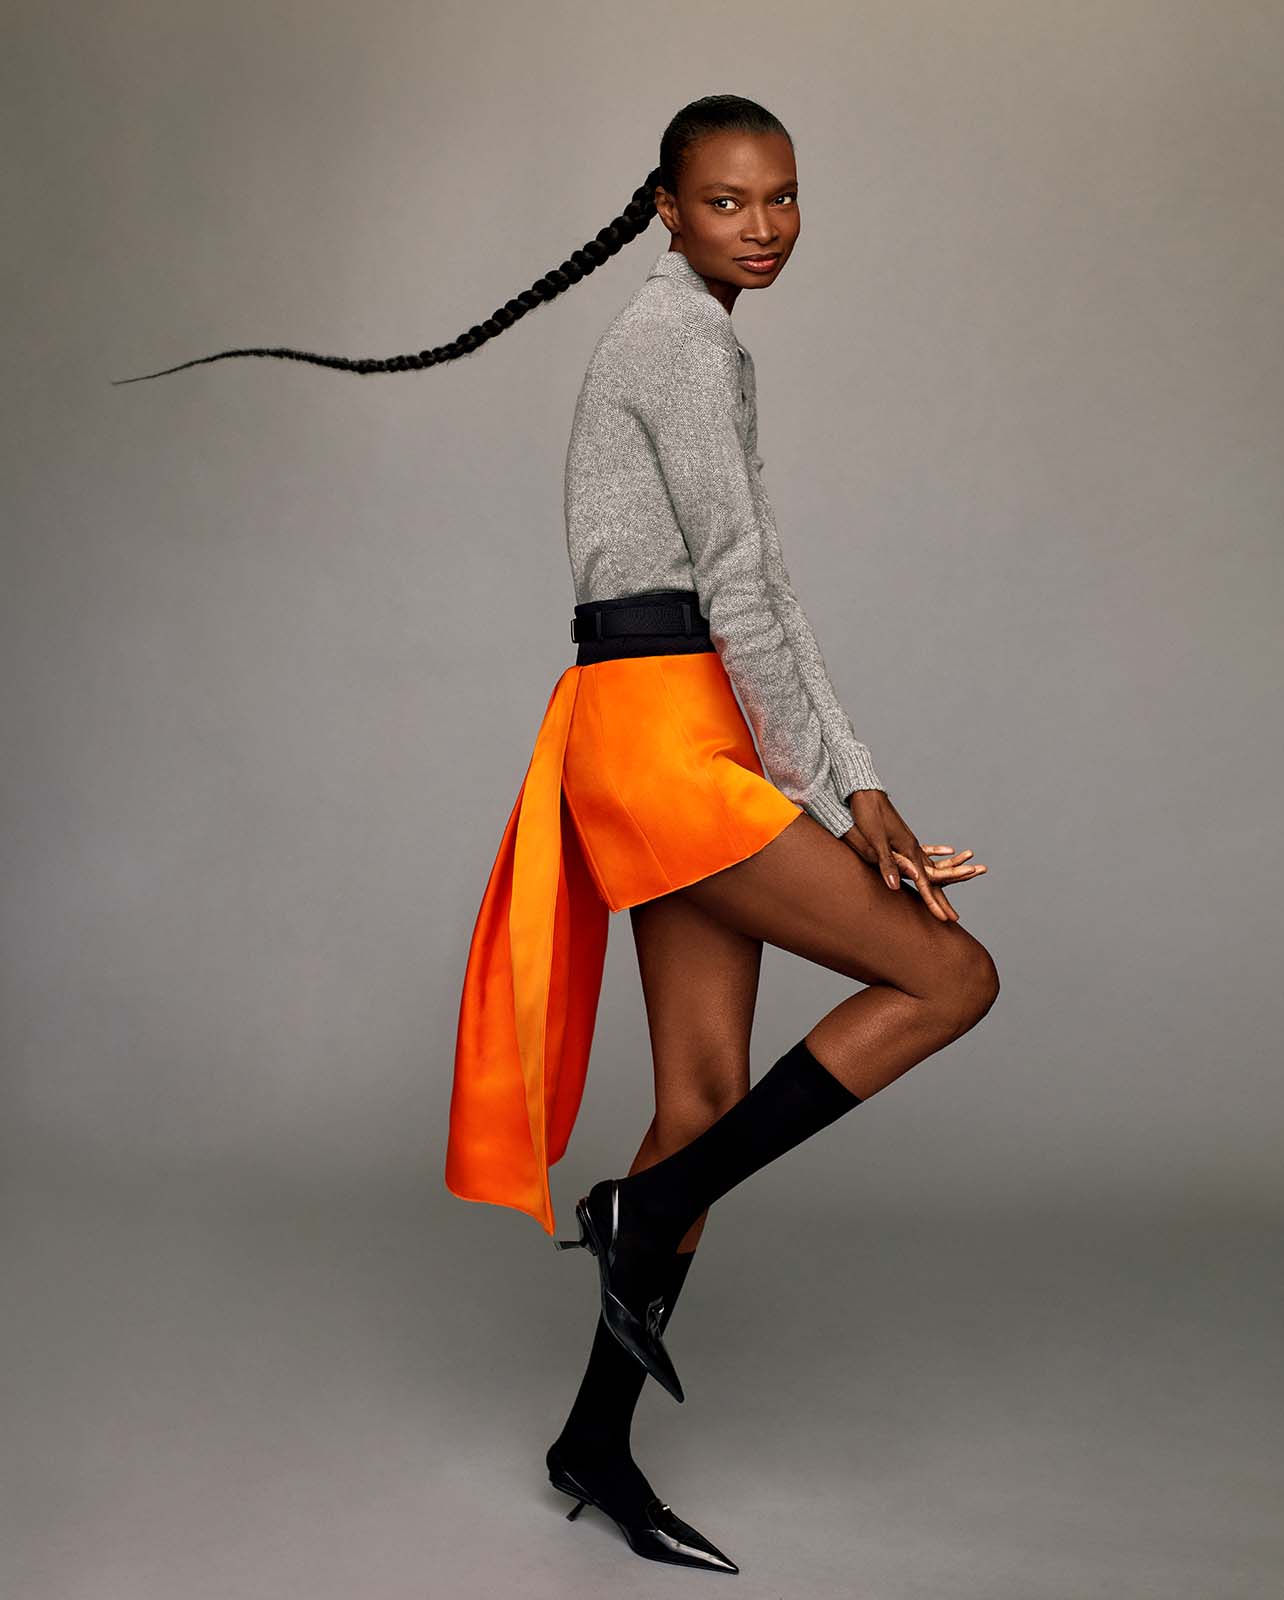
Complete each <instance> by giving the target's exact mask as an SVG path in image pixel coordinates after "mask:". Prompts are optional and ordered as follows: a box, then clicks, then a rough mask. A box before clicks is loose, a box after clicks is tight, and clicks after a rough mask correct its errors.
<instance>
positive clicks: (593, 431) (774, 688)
mask: <svg viewBox="0 0 1284 1600" xmlns="http://www.w3.org/2000/svg"><path fill="white" fill-rule="evenodd" d="M761 472H762V457H761V456H760V455H759V454H758V409H757V389H756V385H755V380H754V366H753V357H752V356H751V355H750V354H749V352H748V350H746V349H745V348H744V346H743V345H742V344H740V342H739V341H738V340H737V338H736V335H735V332H734V331H733V328H732V324H731V317H730V315H729V314H728V312H727V311H726V309H725V307H724V306H723V305H722V303H721V302H720V301H719V300H718V299H717V298H716V297H715V296H714V295H712V294H710V293H709V289H708V286H707V285H706V283H705V281H704V279H703V278H702V277H701V276H700V274H699V273H698V272H697V271H696V270H695V268H694V267H693V266H692V265H691V264H690V262H689V261H688V260H687V258H686V256H685V255H683V254H682V252H681V251H679V250H672V249H666V250H665V251H664V252H663V253H662V254H661V255H660V256H659V257H658V258H657V260H656V261H655V263H654V265H653V266H652V267H651V270H650V271H649V273H648V274H647V276H646V278H645V279H644V281H643V282H642V283H641V285H640V286H639V287H638V288H637V290H636V291H635V292H634V294H633V296H632V298H631V299H630V300H629V301H628V303H627V304H626V305H625V306H624V308H623V309H622V310H621V311H620V312H619V313H618V315H617V316H616V317H615V319H614V320H613V321H612V323H611V324H610V326H609V327H608V328H607V329H606V331H605V332H604V333H603V334H602V336H601V337H600V338H599V339H598V341H597V344H596V346H595V347H594V350H593V354H592V357H591V359H590V361H589V365H588V370H587V372H586V373H585V375H584V383H583V385H582V387H581V389H580V394H579V399H578V400H577V402H576V406H575V415H574V420H573V422H572V425H571V438H570V444H569V446H568V448H567V453H566V479H565V511H566V543H567V552H568V554H569V556H570V561H571V575H572V578H573V580H574V586H575V600H576V603H577V604H579V603H581V602H583V601H586V600H609V599H613V598H615V597H616V596H618V595H623V594H633V593H636V592H638V591H639V590H643V589H694V590H695V591H696V593H697V594H698V595H699V597H700V611H701V613H702V614H703V615H704V616H705V617H707V618H708V621H709V632H710V637H711V639H712V641H713V644H714V645H715V647H716V648H717V651H718V654H719V656H720V657H721V660H722V664H723V666H724V667H725V669H726V672H727V676H728V677H729V678H730V680H731V682H732V685H733V686H734V688H735V690H736V693H737V695H738V697H739V699H740V703H741V705H742V706H743V707H744V710H745V712H746V714H747V716H748V718H749V722H750V725H751V726H752V728H753V732H754V736H755V738H756V740H757V744H758V750H759V754H760V755H761V757H762V762H763V766H764V768H765V769H766V771H767V773H768V774H769V776H770V777H771V779H772V781H773V782H774V783H775V785H776V787H777V788H779V789H780V790H781V792H782V793H784V794H785V795H787V796H788V798H789V799H790V800H792V801H794V803H795V804H796V805H799V806H801V807H802V808H803V809H804V810H805V811H807V812H808V813H809V814H810V815H811V816H813V817H814V818H815V819H816V820H817V821H818V822H819V823H821V824H822V825H823V826H824V827H826V828H828V829H829V831H830V832H831V833H833V834H835V835H838V836H841V835H842V834H844V833H846V831H847V830H848V829H849V828H850V827H851V826H852V814H851V811H850V810H849V808H848V806H847V804H846V802H847V799H848V797H849V796H850V795H851V794H852V793H853V792H854V791H855V790H857V789H883V788H884V787H885V785H884V784H883V783H882V782H881V781H880V779H879V777H878V774H877V773H876V772H875V771H874V768H873V765H872V763H871V760H870V754H869V750H868V748H867V747H866V746H865V745H864V744H862V743H861V741H860V740H859V739H858V738H857V737H856V735H855V733H854V732H853V730H852V725H851V723H850V721H849V720H848V718H847V714H846V712H845V711H844V710H843V708H842V706H841V704H840V703H839V700H838V697H837V695H836V694H835V693H834V688H833V685H832V684H831V683H830V681H829V675H828V673H827V672H826V670H825V662H824V659H823V657H822V656H821V653H820V649H819V647H818V645H817V643H816V640H815V636H814V635H813V633H812V631H811V627H810V625H809V624H808V622H807V618H806V616H805V615H804V613H803V609H802V607H801V605H800V604H799V603H798V599H797V597H796V596H795V594H794V591H793V586H792V584H791V583H790V579H789V573H788V571H787V570H786V568H785V563H784V558H783V556H782V554H781V549H780V538H779V535H778V533H777V531H776V525H775V520H774V518H773V516H772V511H771V505H770V502H769V501H768V498H767V492H766V490H765V489H764V487H763V484H762V478H761Z"/></svg>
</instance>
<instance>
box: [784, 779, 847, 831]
mask: <svg viewBox="0 0 1284 1600" xmlns="http://www.w3.org/2000/svg"><path fill="white" fill-rule="evenodd" d="M798 804H799V805H800V806H801V807H802V808H803V810H804V811H806V812H807V813H808V814H809V815H810V816H813V817H815V819H816V821H817V822H819V823H820V825H821V827H822V828H828V829H829V831H830V833H832V834H833V835H834V837H835V838H836V839H841V838H842V836H843V835H844V834H845V833H846V832H847V831H848V830H849V829H850V828H852V827H854V826H855V821H854V819H853V817H852V814H851V812H850V811H849V810H848V809H847V807H846V806H845V805H844V804H843V802H842V801H841V800H840V799H839V798H838V797H837V795H835V794H834V792H833V791H832V789H830V787H829V784H828V781H826V783H825V784H824V786H823V787H820V788H818V789H817V790H816V792H815V794H812V795H808V796H807V798H806V799H805V800H800V801H798Z"/></svg>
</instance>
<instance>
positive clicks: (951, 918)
mask: <svg viewBox="0 0 1284 1600" xmlns="http://www.w3.org/2000/svg"><path fill="white" fill-rule="evenodd" d="M915 865H916V866H918V865H921V867H922V877H921V878H920V879H919V884H920V890H921V892H922V894H923V898H924V899H925V900H926V901H927V907H928V910H929V911H930V912H931V913H932V915H933V916H934V917H937V918H938V919H939V920H940V921H941V922H956V921H957V920H958V914H957V912H955V910H954V908H953V906H951V905H950V903H949V901H948V900H946V898H945V891H944V890H943V889H941V888H939V887H938V886H937V883H936V878H935V873H934V871H933V867H932V863H931V862H930V861H928V860H927V859H926V858H924V859H922V860H921V862H916V863H915Z"/></svg>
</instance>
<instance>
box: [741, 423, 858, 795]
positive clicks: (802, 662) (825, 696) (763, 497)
mask: <svg viewBox="0 0 1284 1600" xmlns="http://www.w3.org/2000/svg"><path fill="white" fill-rule="evenodd" d="M750 467H751V469H752V471H753V474H754V479H755V483H756V485H757V488H758V493H759V502H758V505H759V515H760V520H761V522H762V526H763V537H764V544H765V549H766V570H767V579H768V582H769V584H770V585H771V595H772V600H773V603H774V605H775V608H776V612H777V614H778V615H779V617H780V622H781V626H782V627H783V628H784V630H785V633H786V635H787V637H788V639H789V642H790V645H791V646H792V647H793V652H794V655H795V656H796V657H797V659H798V662H799V666H800V668H801V670H802V674H803V677H804V679H805V680H806V684H807V692H808V693H809V694H810V696H811V699H812V703H813V704H814V705H815V707H816V710H817V713H818V714H819V716H820V721H821V727H822V729H823V730H824V737H825V744H826V747H827V748H828V750H829V758H830V761H831V762H832V763H833V768H834V779H835V783H836V785H837V790H838V793H839V794H840V795H841V796H842V797H843V799H844V800H847V799H848V798H849V797H850V796H851V795H852V794H854V793H855V792H856V791H857V790H858V789H882V790H883V791H884V792H886V785H885V784H884V783H883V781H882V779H881V778H880V777H879V776H878V773H877V772H875V770H874V763H873V761H872V759H871V757H870V753H869V746H868V745H866V744H865V743H863V742H862V741H861V740H860V739H858V738H857V737H856V733H855V730H854V729H853V727H852V725H851V721H850V719H849V718H848V716H847V713H846V711H845V710H844V709H843V706H842V703H841V701H840V700H839V698H838V696H837V694H835V692H834V686H833V684H832V683H831V682H830V680H829V673H828V672H827V671H826V668H825V658H824V656H823V655H822V654H821V652H820V646H819V644H817V642H816V636H815V634H814V633H813V632H812V629H811V624H810V622H808V620H807V614H806V612H804V610H803V608H802V605H801V604H800V603H799V600H798V596H797V595H796V594H795V593H794V588H793V584H792V583H791V582H790V578H789V572H788V569H787V568H786V566H785V560H784V555H783V553H782V551H781V548H780V536H779V534H778V533H777V531H776V523H775V517H774V516H773V514H772V510H771V503H770V500H769V499H768V497H767V491H766V488H765V487H764V486H763V484H762V481H761V478H760V477H759V473H760V471H761V468H762V459H761V457H760V456H758V455H757V453H756V452H755V453H753V454H751V456H750Z"/></svg>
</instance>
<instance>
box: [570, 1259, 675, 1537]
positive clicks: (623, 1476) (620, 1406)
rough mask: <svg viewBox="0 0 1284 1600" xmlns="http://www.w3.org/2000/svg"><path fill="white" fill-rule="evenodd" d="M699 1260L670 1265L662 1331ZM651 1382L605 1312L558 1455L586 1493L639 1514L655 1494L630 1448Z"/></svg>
mask: <svg viewBox="0 0 1284 1600" xmlns="http://www.w3.org/2000/svg"><path fill="white" fill-rule="evenodd" d="M684 1231H685V1230H684ZM694 1255H695V1251H694V1250H684V1251H682V1252H680V1253H679V1252H677V1251H675V1252H674V1253H673V1255H672V1256H671V1257H670V1259H669V1260H668V1261H667V1263H666V1264H665V1270H664V1273H663V1292H664V1304H665V1311H664V1315H663V1317H662V1318H661V1322H660V1327H661V1329H662V1330H663V1328H664V1327H666V1326H667V1324H668V1321H669V1317H670V1316H671V1315H672V1313H673V1303H674V1301H675V1300H676V1299H677V1297H678V1291H679V1290H680V1289H681V1288H682V1284H683V1282H684V1280H685V1278H686V1275H687V1272H688V1271H689V1270H690V1267H691V1261H692V1257H693V1256H694ZM646 1379H647V1371H646V1368H645V1367H644V1366H643V1365H642V1363H641V1362H640V1361H639V1360H638V1359H637V1357H636V1356H634V1355H632V1354H631V1353H630V1352H629V1351H627V1350H626V1349H625V1348H624V1346H623V1345H622V1344H621V1343H620V1341H619V1340H618V1339H617V1338H616V1337H615V1335H614V1334H613V1333H612V1332H611V1330H610V1329H609V1328H608V1327H607V1325H606V1322H605V1320H604V1319H603V1317H602V1314H601V1312H599V1313H598V1318H597V1328H596V1330H595V1332H594V1334H593V1348H592V1350H591V1352H590V1354H589V1361H588V1366H587V1367H586V1368H585V1371H584V1376H583V1378H581V1380H580V1387H579V1392H578V1393H577V1394H576V1396H575V1401H574V1404H573V1405H572V1406H571V1411H570V1415H569V1416H568V1417H567V1419H566V1423H565V1425H564V1426H563V1428H562V1431H561V1433H560V1434H559V1435H558V1436H557V1439H556V1441H555V1444H554V1448H555V1449H561V1450H562V1451H563V1452H564V1454H565V1456H566V1460H567V1464H568V1466H569V1467H570V1468H571V1470H572V1471H573V1472H574V1473H575V1474H576V1476H577V1477H580V1478H581V1481H582V1482H583V1483H584V1487H585V1488H586V1489H591V1490H594V1491H595V1492H598V1493H601V1494H602V1495H603V1498H604V1499H605V1498H609V1499H610V1500H611V1501H612V1503H614V1504H621V1505H624V1506H629V1505H632V1506H633V1507H634V1508H635V1509H636V1510H640V1509H641V1507H642V1506H643V1505H645V1503H646V1501H647V1500H648V1499H649V1498H650V1497H651V1495H652V1494H654V1492H655V1491H654V1490H653V1489H652V1487H651V1485H650V1484H649V1483H648V1482H647V1479H646V1477H645V1475H644V1474H643V1472H642V1470H641V1468H640V1467H639V1466H638V1465H637V1463H636V1462H635V1461H634V1459H633V1454H632V1451H631V1449H630V1446H629V1430H630V1429H631V1427H632V1425H633V1413H634V1410H635V1409H636V1407H637V1403H638V1397H639V1396H640V1395H641V1393H642V1388H643V1385H644V1384H645V1383H646Z"/></svg>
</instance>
